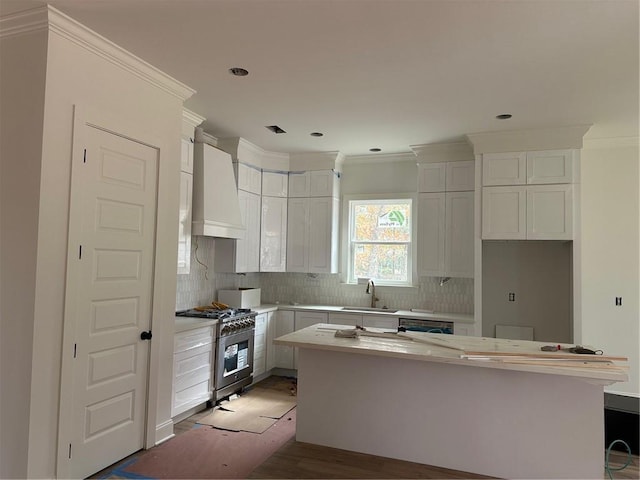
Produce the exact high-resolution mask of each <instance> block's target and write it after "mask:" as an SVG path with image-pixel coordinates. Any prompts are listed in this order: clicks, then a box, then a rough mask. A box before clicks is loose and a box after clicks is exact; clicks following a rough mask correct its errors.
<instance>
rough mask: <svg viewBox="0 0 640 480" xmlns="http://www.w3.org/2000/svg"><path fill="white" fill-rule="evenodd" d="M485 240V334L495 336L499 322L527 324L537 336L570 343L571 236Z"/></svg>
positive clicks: (483, 276)
mask: <svg viewBox="0 0 640 480" xmlns="http://www.w3.org/2000/svg"><path fill="white" fill-rule="evenodd" d="M482 243H483V246H482V319H483V322H482V336H483V337H494V336H495V326H496V325H514V326H528V327H533V328H534V340H536V341H541V342H556V343H570V342H571V341H572V332H571V326H572V315H571V299H572V293H571V257H572V251H571V242H556V241H539V242H534V241H484V242H482ZM510 292H513V293H515V294H516V296H515V301H514V302H510V301H509V297H508V294H509V293H510Z"/></svg>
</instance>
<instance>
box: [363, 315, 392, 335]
mask: <svg viewBox="0 0 640 480" xmlns="http://www.w3.org/2000/svg"><path fill="white" fill-rule="evenodd" d="M398 324H399V319H398V317H389V316H387V315H363V316H362V326H363V327H365V328H368V327H374V328H384V329H386V330H391V331H394V332H397V331H398Z"/></svg>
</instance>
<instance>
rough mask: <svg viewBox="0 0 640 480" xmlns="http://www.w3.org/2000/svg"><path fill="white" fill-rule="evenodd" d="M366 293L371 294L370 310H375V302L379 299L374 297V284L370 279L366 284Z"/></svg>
mask: <svg viewBox="0 0 640 480" xmlns="http://www.w3.org/2000/svg"><path fill="white" fill-rule="evenodd" d="M367 293H370V294H371V308H376V302H377V301H378V300H380V299H379V298H378V297H376V284H375V283H373V280H372V279H369V281H368V282H367Z"/></svg>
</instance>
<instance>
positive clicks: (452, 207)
mask: <svg viewBox="0 0 640 480" xmlns="http://www.w3.org/2000/svg"><path fill="white" fill-rule="evenodd" d="M418 172H419V173H418V175H419V177H418V188H419V190H420V192H426V193H419V195H418V275H422V276H432V277H438V276H450V277H473V270H474V268H473V265H474V262H473V258H474V255H473V234H474V232H473V229H474V192H473V190H474V187H475V161H473V160H470V161H454V162H439V163H423V164H419V165H418Z"/></svg>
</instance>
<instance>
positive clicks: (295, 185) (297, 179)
mask: <svg viewBox="0 0 640 480" xmlns="http://www.w3.org/2000/svg"><path fill="white" fill-rule="evenodd" d="M310 184H311V176H310V175H309V172H289V198H302V197H309V196H310V194H309V192H310V191H311V187H310Z"/></svg>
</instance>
